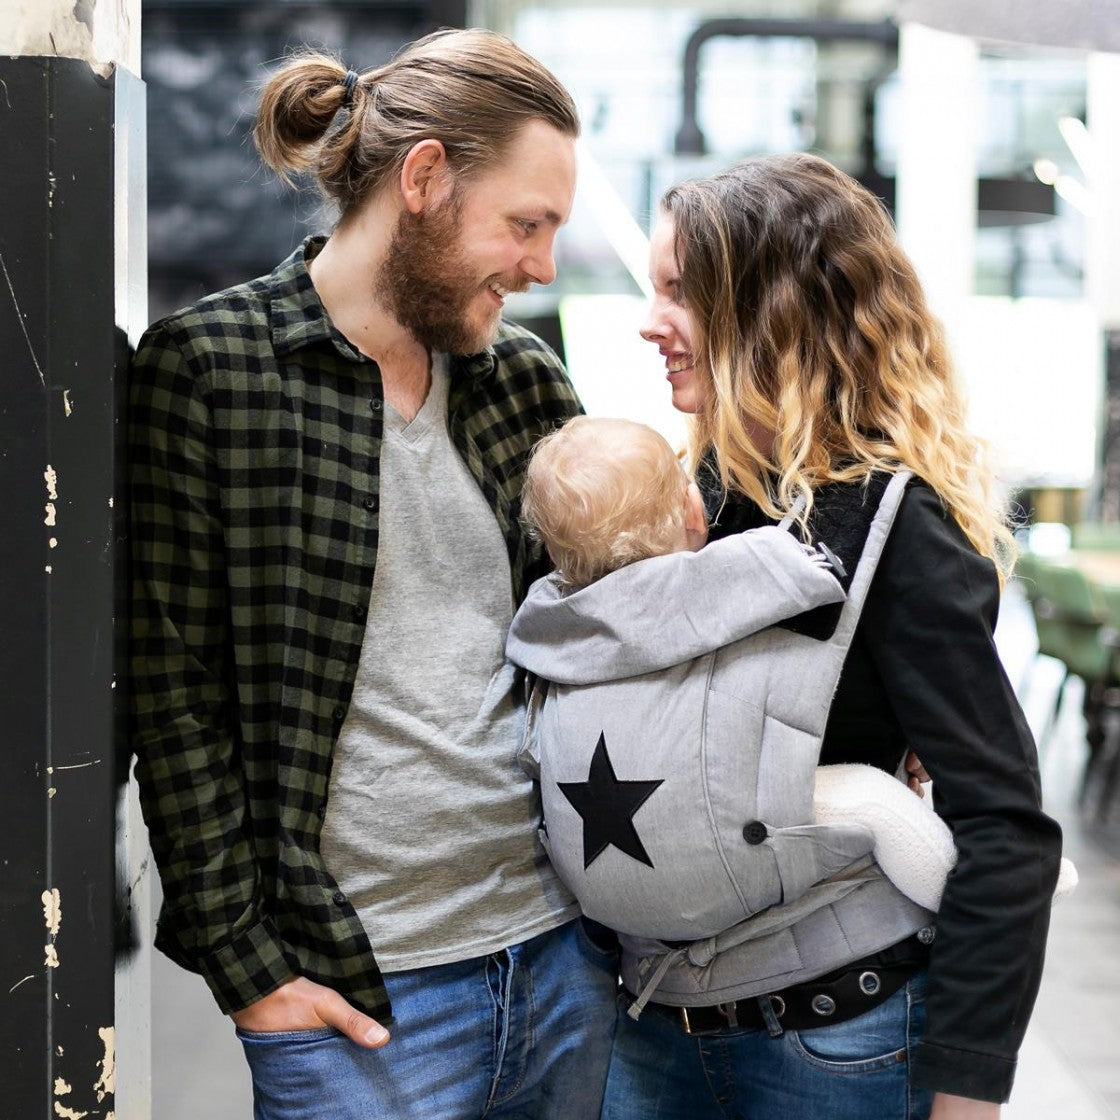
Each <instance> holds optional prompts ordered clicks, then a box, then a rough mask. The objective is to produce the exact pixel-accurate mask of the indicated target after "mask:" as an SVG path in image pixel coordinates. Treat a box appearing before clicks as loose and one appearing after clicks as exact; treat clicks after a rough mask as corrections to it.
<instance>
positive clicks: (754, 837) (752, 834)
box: [743, 821, 767, 844]
mask: <svg viewBox="0 0 1120 1120" xmlns="http://www.w3.org/2000/svg"><path fill="white" fill-rule="evenodd" d="M766 836H767V832H766V825H764V824H763V823H762V821H751V822H750V823H749V824H745V825H743V839H744V840H746V842H747V843H748V844H761V843H762V841H763V840H765V839H766Z"/></svg>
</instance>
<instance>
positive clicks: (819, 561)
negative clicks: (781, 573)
mask: <svg viewBox="0 0 1120 1120" xmlns="http://www.w3.org/2000/svg"><path fill="white" fill-rule="evenodd" d="M801 548H802V549H803V551H804V552H805V556H806V558H807V559H808V560H809V561H810V563H812V565H813V567H815V568H823V569H824V570H825V571H828V572H830V571H832V565H831V564H830V563H829V562H828V561H827V560H826V559H825V558H824V555H823V554H822V553H820V552H818V551H817V550H816V549H815V548H814V547H813V546H812V545H811V544H803V545H802V546H801Z"/></svg>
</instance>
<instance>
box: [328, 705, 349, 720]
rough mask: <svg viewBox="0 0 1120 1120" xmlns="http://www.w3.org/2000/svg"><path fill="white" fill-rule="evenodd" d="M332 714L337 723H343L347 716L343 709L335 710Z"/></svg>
mask: <svg viewBox="0 0 1120 1120" xmlns="http://www.w3.org/2000/svg"><path fill="white" fill-rule="evenodd" d="M331 714H332V715H333V716H334V718H335V722H336V723H341V722H342V721H343V719H344V718H345V716H346V713H345V712H344V711H343V710H342V709H341V708H335V710H334V711H333V712H332V713H331Z"/></svg>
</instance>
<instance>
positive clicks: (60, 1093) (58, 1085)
mask: <svg viewBox="0 0 1120 1120" xmlns="http://www.w3.org/2000/svg"><path fill="white" fill-rule="evenodd" d="M72 1088H73V1086H72V1085H71V1084H70V1083H69V1082H68V1081H66V1080H65V1079H64V1078H61V1077H56V1078H55V1079H54V1095H55V1096H56V1097H64V1096H66V1094H67V1093H69V1092H70V1090H71V1089H72Z"/></svg>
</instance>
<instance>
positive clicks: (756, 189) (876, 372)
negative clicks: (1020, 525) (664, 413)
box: [662, 153, 1015, 579]
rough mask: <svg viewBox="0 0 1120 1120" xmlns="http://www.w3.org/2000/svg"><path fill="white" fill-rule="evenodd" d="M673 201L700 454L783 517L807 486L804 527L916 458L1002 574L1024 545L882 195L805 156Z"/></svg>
mask: <svg viewBox="0 0 1120 1120" xmlns="http://www.w3.org/2000/svg"><path fill="white" fill-rule="evenodd" d="M662 209H663V212H664V214H665V215H666V216H667V217H668V218H669V219H671V221H672V222H673V227H674V242H675V250H676V257H677V266H678V268H679V271H680V298H681V299H682V300H683V302H684V304H685V305H686V306H687V308H688V310H689V312H690V313H691V316H692V320H693V324H694V326H693V331H694V338H693V358H694V361H695V363H696V367H697V373H698V375H699V376H700V377H702V378H703V379H704V392H705V396H706V400H705V402H704V406H703V408H702V409H701V410H700V411H699V412H698V413H697V414H696V416H695V417H694V425H693V431H692V448H691V451H692V456H691V457H692V462H693V463H700V462H701V460H702V458H703V457H704V456H705V455H710V453H711V452H714V459H715V463H716V465H717V468H718V471H719V475H720V480H721V482H722V483H723V487H724V489H725V491H739V492H741V493H743V494H746V495H747V496H748V497H749V498H751V499H752V500H753V501H755V502H757V503H758V504H759V505H760V506H761V507H762V509H764V510H765V511H766V512H767V513H768V514H769V515H770V516H772V517H777V516H780V515H781V514H782V513H784V511H786V510H788V509H790V508H791V507H792V506H793V504H794V501H795V500H796V499H797V497H798V496H800V495H804V497H805V501H806V506H805V510H804V512H803V514H802V518H803V519H804V517H805V516H807V514H808V512H809V510H810V509H811V507H812V501H813V491H814V490H815V489H816V488H818V487H820V486H821V485H823V484H824V483H827V482H833V481H837V482H848V481H857V480H866V479H867V478H868V477H869V476H870V474H871V472H872V471H877V470H885V471H897V470H900V469H904V468H909V469H910V470H912V471H914V472H915V474H917V475H919V476H920V477H921V478H923V479H925V480H926V482H928V483H929V484H930V486H932V487H933V489H934V490H935V491H936V492H937V493H938V495H939V496H940V497H941V500H942V502H943V503H944V505H945V506H946V508H947V509H948V510H949V511H950V512H951V513H952V515H953V517H954V518H955V519H956V521H957V522H958V523H959V525H960V526H961V528H962V529H963V530H964V532H965V534H966V535H967V536H968V538H969V540H970V541H971V542H972V543H973V545H974V546H975V547H976V549H977V550H978V551H979V552H980V553H981V554H983V555H985V556H988V557H990V558H991V559H992V560H994V561H995V563H996V566H997V569H998V570H999V572H1000V576H1001V579H1002V578H1005V577H1006V576H1007V574H1008V573H1009V572H1010V569H1011V566H1012V564H1013V561H1014V555H1015V549H1014V542H1013V540H1012V537H1011V534H1010V531H1009V530H1008V528H1007V525H1006V522H1005V520H1004V511H1003V508H1002V504H1001V502H1000V500H999V499H998V498H997V488H996V485H995V480H994V477H993V473H992V470H991V468H990V466H989V465H988V462H987V458H986V449H985V446H984V444H983V443H982V441H980V440H979V439H977V438H976V437H974V436H972V435H971V434H969V432H968V431H967V429H966V427H965V402H964V397H963V393H962V391H961V388H960V386H959V384H958V382H957V378H956V375H955V372H954V370H953V365H952V362H951V360H950V357H949V354H948V350H947V348H946V344H945V340H944V337H943V334H942V329H941V326H940V324H939V323H938V322H937V320H936V319H934V317H933V316H932V315H931V313H930V311H929V308H928V307H927V305H926V300H925V296H924V294H923V292H922V288H921V285H920V284H919V282H918V278H917V275H916V274H915V272H914V267H913V265H912V264H911V263H910V261H909V260H908V259H907V257H906V255H905V254H904V253H903V252H902V250H901V248H900V247H899V245H898V242H897V240H896V238H895V233H894V229H893V227H892V225H891V221H890V217H889V216H888V214H887V212H886V210H885V209H884V207H883V206H882V204H881V203H880V202H879V200H878V199H876V198H875V197H874V196H873V195H872V194H870V193H869V192H868V191H867V190H865V189H864V188H863V187H862V186H860V185H859V184H858V183H857V182H856V181H855V180H854V179H852V178H850V177H849V176H847V175H845V174H844V173H843V172H842V171H840V170H838V169H837V168H835V167H833V166H832V165H831V164H830V163H828V162H827V161H826V160H823V159H820V158H818V157H816V156H811V155H806V154H803V153H799V154H793V155H783V156H766V157H761V158H756V159H748V160H745V161H744V162H742V163H739V164H736V165H735V166H734V167H732V168H730V169H728V170H727V171H723V172H721V173H719V174H717V175H713V176H711V177H710V178H706V179H701V180H698V181H696V182H688V183H683V184H681V185H679V186H675V187H672V188H671V189H670V190H669V191H668V192H667V193H666V195H665V197H664V198H663V200H662ZM760 431H761V432H766V433H767V434H769V433H771V432H772V433H773V434H774V438H773V443H772V445H771V446H770V447H769V448H768V449H767V448H766V447H765V446H759V445H761V444H767V443H768V442H769V441H768V439H758V433H759V432H760ZM752 435H753V436H754V437H755V438H753V439H752Z"/></svg>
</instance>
